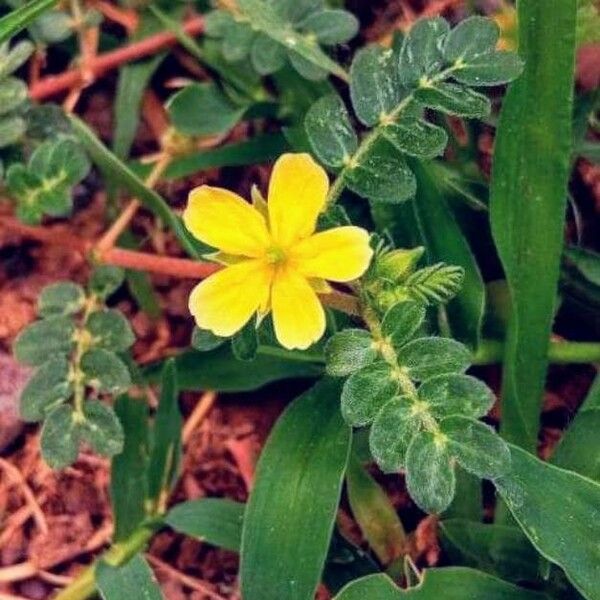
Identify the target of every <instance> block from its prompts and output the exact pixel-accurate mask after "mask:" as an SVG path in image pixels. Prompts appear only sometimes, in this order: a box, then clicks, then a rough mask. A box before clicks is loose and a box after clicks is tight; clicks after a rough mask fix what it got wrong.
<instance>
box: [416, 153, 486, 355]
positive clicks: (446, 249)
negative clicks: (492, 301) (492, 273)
mask: <svg viewBox="0 0 600 600" xmlns="http://www.w3.org/2000/svg"><path fill="white" fill-rule="evenodd" d="M411 166H412V167H413V169H414V172H415V175H416V177H417V196H416V199H415V202H414V203H413V206H414V210H415V216H416V218H417V223H418V228H419V230H420V232H421V234H422V236H423V240H424V241H425V243H426V244H427V253H428V256H429V259H430V260H431V262H435V261H440V260H444V261H447V262H448V263H450V264H449V265H445V264H443V263H438V264H432V265H430V266H428V267H426V268H425V269H420V270H419V271H417V272H416V273H414V275H412V276H411V277H409V278H408V280H407V282H406V285H407V287H408V289H409V293H410V294H411V296H413V297H416V298H421V299H423V300H427V301H428V302H430V303H436V304H437V303H445V302H448V301H449V300H451V299H452V298H453V297H454V296H455V295H456V298H455V299H454V300H452V302H450V303H449V304H448V306H447V309H446V310H447V312H448V317H449V324H450V330H451V331H452V334H453V337H455V338H457V339H459V340H460V341H462V342H465V343H467V344H469V346H471V347H472V348H476V347H477V345H478V344H479V337H480V335H481V326H482V323H483V315H484V312H485V286H484V282H483V278H482V275H481V272H480V270H479V266H478V264H477V261H476V259H475V256H474V255H473V252H472V250H471V248H470V247H469V243H468V241H467V240H466V238H465V235H464V234H463V232H462V230H461V228H460V226H459V224H458V223H457V220H456V217H455V215H454V213H453V212H452V210H451V209H450V206H449V205H448V202H447V199H446V197H445V195H444V193H443V192H442V190H441V188H440V187H439V185H438V183H437V181H436V176H435V173H434V172H433V171H431V169H430V168H429V167H428V166H427V165H424V164H423V163H420V162H417V161H413V163H412V164H411ZM454 265H455V266H454Z"/></svg>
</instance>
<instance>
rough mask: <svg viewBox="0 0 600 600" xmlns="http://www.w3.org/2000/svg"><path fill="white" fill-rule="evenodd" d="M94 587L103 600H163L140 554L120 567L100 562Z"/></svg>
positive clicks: (153, 577)
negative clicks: (137, 599)
mask: <svg viewBox="0 0 600 600" xmlns="http://www.w3.org/2000/svg"><path fill="white" fill-rule="evenodd" d="M96 585H97V586H98V591H99V592H100V596H102V599H103V600H123V599H124V598H131V599H132V600H133V599H134V598H139V599H140V600H141V599H142V598H143V599H144V600H163V598H164V597H163V595H162V593H161V591H160V588H159V587H158V582H157V581H156V577H155V576H154V574H153V573H152V570H151V569H150V567H149V566H148V563H147V562H146V561H145V560H144V558H143V557H142V556H141V555H140V554H136V555H135V556H134V557H133V558H132V559H131V560H129V561H128V562H126V563H125V564H124V565H123V566H122V567H115V566H112V565H109V564H107V563H106V562H104V561H100V562H99V563H98V566H97V567H96Z"/></svg>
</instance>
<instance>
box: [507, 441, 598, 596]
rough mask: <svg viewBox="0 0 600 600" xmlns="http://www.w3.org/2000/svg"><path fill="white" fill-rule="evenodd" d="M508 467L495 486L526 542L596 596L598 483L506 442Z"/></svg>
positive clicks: (584, 590)
mask: <svg viewBox="0 0 600 600" xmlns="http://www.w3.org/2000/svg"><path fill="white" fill-rule="evenodd" d="M510 452H511V465H512V466H511V471H510V473H509V474H508V475H507V476H506V477H504V478H502V479H499V480H496V482H495V484H496V488H497V490H498V492H499V493H500V495H501V496H502V499H503V500H504V502H505V503H506V504H507V505H508V508H509V509H510V511H511V513H512V515H513V517H514V518H515V519H516V521H517V522H518V523H519V525H520V526H521V528H522V529H523V531H524V532H525V534H526V535H527V537H528V538H529V540H530V541H531V543H532V544H533V545H534V546H535V547H536V548H537V550H538V551H539V552H540V554H542V555H543V556H544V557H545V558H547V559H548V560H549V561H550V562H553V563H555V564H557V565H559V566H560V567H561V568H562V569H563V570H564V572H565V573H566V575H567V577H568V578H569V580H570V581H571V583H572V584H573V585H574V586H575V587H576V588H577V589H578V590H579V591H580V592H581V594H582V595H583V596H584V597H585V598H588V599H589V600H597V599H598V598H600V588H598V577H599V571H600V563H599V562H598V543H599V541H600V520H598V519H596V518H594V515H596V514H597V512H598V506H600V485H598V484H597V483H595V482H593V481H591V480H590V479H586V478H585V477H582V476H581V475H577V474H576V473H573V472H571V471H564V470H563V469H559V468H557V467H554V466H552V465H549V464H547V463H543V462H542V461H540V460H538V459H537V458H536V457H535V456H533V455H531V454H529V453H528V452H525V451H524V450H521V449H520V448H518V447H517V446H512V445H511V446H510Z"/></svg>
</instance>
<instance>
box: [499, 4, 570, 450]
mask: <svg viewBox="0 0 600 600" xmlns="http://www.w3.org/2000/svg"><path fill="white" fill-rule="evenodd" d="M576 4H577V2H576V0H547V1H546V2H538V0H521V1H520V2H519V3H518V11H519V14H518V22H519V23H520V28H519V48H520V54H521V57H522V58H523V59H524V61H525V70H524V72H523V75H522V76H521V77H520V79H518V80H517V81H516V82H515V83H513V84H512V86H511V87H510V89H509V91H508V94H507V96H506V98H505V100H504V107H503V109H502V114H501V116H500V124H499V127H498V131H497V136H496V149H495V157H494V166H493V178H492V185H491V205H490V212H491V222H492V233H493V236H494V240H495V242H496V246H497V248H498V252H499V254H500V258H501V260H502V264H503V265H504V270H505V273H506V278H507V281H508V285H509V288H510V292H511V297H512V305H513V310H512V317H511V319H510V323H509V327H508V332H507V339H506V345H505V354H504V380H503V406H502V412H503V420H502V433H503V435H504V437H505V438H506V439H507V440H509V441H510V442H512V443H514V444H517V445H519V446H521V447H524V448H527V449H529V450H534V449H535V446H536V441H537V435H538V429H539V413H540V405H541V398H542V392H543V388H544V379H545V375H546V367H547V359H546V356H547V351H548V343H549V336H550V332H551V327H552V320H553V315H554V308H555V302H556V289H557V283H558V272H559V264H560V254H561V250H562V246H563V223H564V214H565V204H566V186H567V180H568V177H569V167H570V159H571V145H572V132H571V127H572V125H571V118H572V107H573V71H574V65H575V62H574V51H575V14H576Z"/></svg>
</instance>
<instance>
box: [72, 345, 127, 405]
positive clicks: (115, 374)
mask: <svg viewBox="0 0 600 600" xmlns="http://www.w3.org/2000/svg"><path fill="white" fill-rule="evenodd" d="M80 364H81V370H82V371H83V373H84V375H85V381H86V384H87V385H89V386H90V387H93V388H95V389H96V390H98V391H99V392H108V393H110V394H117V393H119V392H123V391H125V390H126V389H127V388H128V387H129V386H130V385H131V376H130V375H129V369H128V368H127V366H126V365H125V363H124V362H123V361H122V360H121V359H120V358H119V357H118V356H117V355H116V354H115V353H114V352H110V351H109V350H104V349H103V348H92V349H91V350H88V351H87V352H86V353H85V354H84V355H83V356H82V357H81V363H80Z"/></svg>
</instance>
